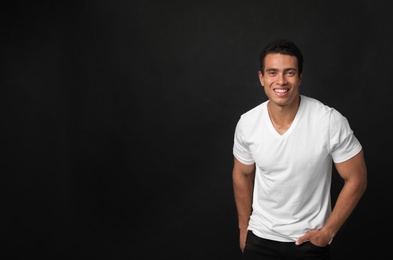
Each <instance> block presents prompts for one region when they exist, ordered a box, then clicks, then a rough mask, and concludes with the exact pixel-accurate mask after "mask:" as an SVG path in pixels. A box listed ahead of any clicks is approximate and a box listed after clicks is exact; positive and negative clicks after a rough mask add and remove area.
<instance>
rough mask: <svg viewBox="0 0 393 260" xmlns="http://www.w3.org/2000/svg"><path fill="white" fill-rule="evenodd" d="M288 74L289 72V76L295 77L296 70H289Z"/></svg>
mask: <svg viewBox="0 0 393 260" xmlns="http://www.w3.org/2000/svg"><path fill="white" fill-rule="evenodd" d="M286 74H287V76H289V77H293V76H295V75H296V72H295V71H294V70H288V71H287V73H286Z"/></svg>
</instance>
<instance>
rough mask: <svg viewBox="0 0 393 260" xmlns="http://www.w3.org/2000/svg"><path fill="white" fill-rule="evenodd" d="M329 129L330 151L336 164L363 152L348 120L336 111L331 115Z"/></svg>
mask: <svg viewBox="0 0 393 260" xmlns="http://www.w3.org/2000/svg"><path fill="white" fill-rule="evenodd" d="M329 127H330V128H329V129H330V135H329V137H330V140H329V141H330V151H331V155H332V159H333V161H334V162H335V163H340V162H344V161H346V160H349V159H351V158H352V157H353V156H355V155H356V154H358V153H359V152H360V151H361V150H362V146H361V144H360V142H359V140H358V139H357V138H356V136H355V135H354V133H353V131H352V129H351V127H350V125H349V122H348V120H347V119H346V118H345V117H344V116H343V115H342V114H340V113H339V112H338V111H337V110H335V109H333V110H332V113H331V115H330V122H329Z"/></svg>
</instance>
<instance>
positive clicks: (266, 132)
mask: <svg viewBox="0 0 393 260" xmlns="http://www.w3.org/2000/svg"><path fill="white" fill-rule="evenodd" d="M259 58H260V70H259V72H258V75H259V80H260V82H261V85H262V87H263V88H264V91H265V94H266V96H267V97H268V100H267V101H266V102H263V103H261V104H260V105H258V106H256V107H255V108H253V109H251V110H249V111H247V112H246V113H244V114H243V115H242V116H241V117H240V119H239V121H238V123H237V125H236V130H235V137H234V145H233V154H234V166H233V172H232V175H233V176H232V177H233V187H234V197H235V202H236V207H237V212H238V221H239V229H240V249H241V251H242V252H243V254H242V255H243V256H242V259H244V260H245V259H262V260H273V259H288V260H290V259H319V260H322V259H330V243H331V241H332V240H333V238H334V236H335V235H336V234H337V232H338V231H339V229H340V227H341V226H342V225H343V223H344V222H345V221H346V220H347V219H348V217H349V216H350V214H351V213H352V212H353V210H354V208H355V207H356V205H357V203H358V202H359V200H360V198H361V197H362V195H363V194H364V192H365V190H366V186H367V169H366V164H365V160H364V157H363V150H362V146H361V144H360V142H359V141H358V139H357V138H356V137H355V136H354V134H353V131H352V130H351V128H350V125H349V123H348V121H347V119H346V118H345V117H344V116H343V115H341V114H340V113H339V112H338V111H337V110H335V109H334V108H331V107H329V106H327V105H324V104H322V103H321V102H320V101H318V100H316V99H313V98H310V97H307V96H304V95H300V94H299V86H300V83H301V80H302V69H303V55H302V53H301V51H300V50H299V48H298V47H297V46H296V45H295V44H294V43H293V42H291V41H288V40H281V39H280V40H276V41H273V42H271V43H269V44H268V45H267V46H266V47H265V48H264V49H263V50H262V51H261V53H260V57H259ZM333 163H334V166H335V167H336V169H337V172H338V173H339V175H340V176H341V178H342V179H343V180H344V185H343V187H342V189H341V191H340V193H339V196H338V198H337V201H336V203H335V206H334V208H333V209H332V208H331V198H330V186H331V177H332V167H333Z"/></svg>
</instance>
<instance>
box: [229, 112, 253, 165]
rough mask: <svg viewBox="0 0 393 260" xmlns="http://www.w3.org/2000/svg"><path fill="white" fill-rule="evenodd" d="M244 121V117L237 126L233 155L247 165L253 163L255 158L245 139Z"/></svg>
mask: <svg viewBox="0 0 393 260" xmlns="http://www.w3.org/2000/svg"><path fill="white" fill-rule="evenodd" d="M242 124H243V121H242V118H240V120H239V121H238V122H237V125H236V128H235V137H234V142H233V155H234V156H235V158H236V159H237V160H238V161H239V162H241V163H243V164H246V165H251V164H253V163H254V159H253V157H252V154H251V153H250V150H249V147H248V145H247V143H246V142H245V141H244V140H245V138H244V132H243V125H242Z"/></svg>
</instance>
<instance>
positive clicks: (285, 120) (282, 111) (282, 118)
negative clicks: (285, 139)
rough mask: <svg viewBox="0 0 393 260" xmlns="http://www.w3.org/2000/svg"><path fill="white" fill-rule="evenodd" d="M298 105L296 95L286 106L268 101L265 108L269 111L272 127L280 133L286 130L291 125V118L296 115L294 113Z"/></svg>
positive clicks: (298, 99) (298, 101) (298, 100)
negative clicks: (293, 100)
mask: <svg viewBox="0 0 393 260" xmlns="http://www.w3.org/2000/svg"><path fill="white" fill-rule="evenodd" d="M299 105H300V96H298V98H297V100H296V101H295V102H292V104H290V105H287V106H280V105H277V104H274V103H272V102H270V101H269V102H268V104H267V109H268V112H269V117H270V121H271V122H272V124H273V126H274V128H275V129H276V130H277V132H279V133H280V134H282V133H285V132H286V130H288V128H289V127H290V126H291V124H292V122H293V120H294V119H295V117H296V113H297V111H298V109H299Z"/></svg>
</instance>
